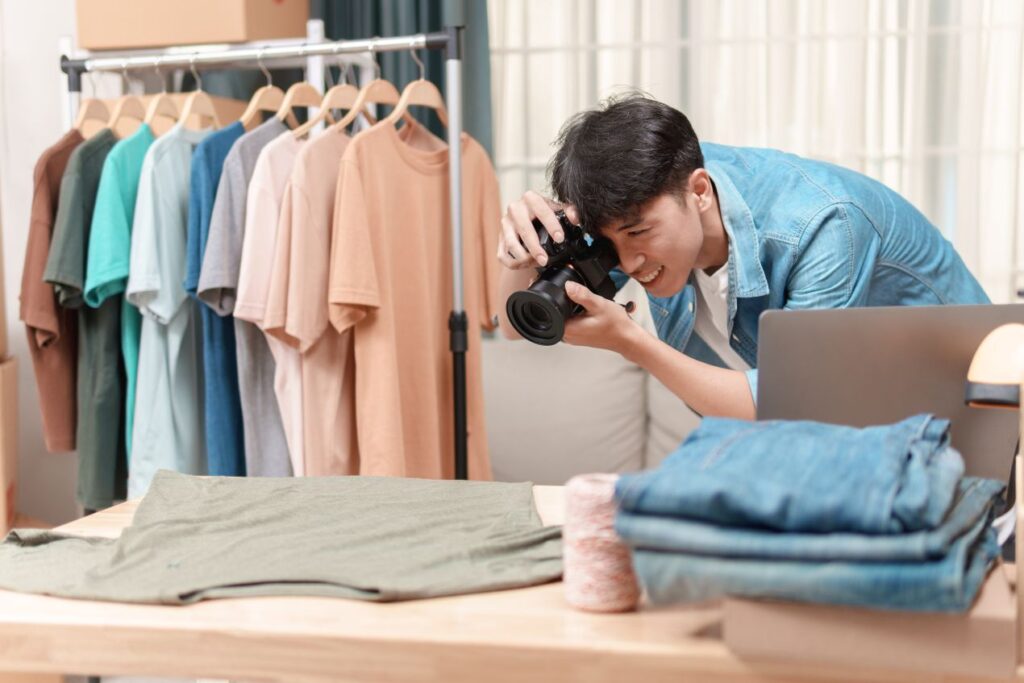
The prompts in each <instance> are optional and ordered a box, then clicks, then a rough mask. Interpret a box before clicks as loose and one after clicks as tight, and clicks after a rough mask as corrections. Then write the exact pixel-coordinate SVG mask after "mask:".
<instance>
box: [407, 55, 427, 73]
mask: <svg viewBox="0 0 1024 683" xmlns="http://www.w3.org/2000/svg"><path fill="white" fill-rule="evenodd" d="M409 54H410V55H411V56H412V61H414V62H416V66H418V67H419V68H420V80H421V81H422V80H425V79H426V77H427V70H426V68H425V67H424V66H423V61H422V60H421V59H420V58H419V55H417V54H416V50H415V49H412V50H409Z"/></svg>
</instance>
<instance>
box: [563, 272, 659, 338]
mask: <svg viewBox="0 0 1024 683" xmlns="http://www.w3.org/2000/svg"><path fill="white" fill-rule="evenodd" d="M565 293H566V294H568V295H569V298H570V299H572V300H573V301H575V302H576V303H578V304H579V305H580V306H582V307H583V308H584V309H585V311H586V312H585V313H583V314H581V315H579V316H576V317H574V318H572V319H571V320H569V321H568V322H567V323H566V324H565V334H564V335H563V336H562V340H563V341H564V342H566V343H567V344H572V345H574V346H592V347H594V348H598V349H607V350H609V351H615V352H616V353H620V354H625V352H626V350H627V349H628V348H629V346H630V344H632V343H633V341H634V340H635V338H636V335H637V334H639V333H642V332H643V329H642V328H641V327H640V326H639V325H637V324H636V323H635V322H633V320H632V318H630V317H629V313H628V312H627V308H626V307H623V306H621V305H619V304H617V303H615V302H614V301H609V300H608V299H605V298H604V297H603V296H600V295H597V294H594V293H593V292H592V291H590V290H589V289H587V288H586V287H584V286H583V285H581V284H579V283H576V282H567V283H566V284H565ZM628 310H629V311H632V302H630V304H628Z"/></svg>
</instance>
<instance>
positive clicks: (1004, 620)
mask: <svg viewBox="0 0 1024 683" xmlns="http://www.w3.org/2000/svg"><path fill="white" fill-rule="evenodd" d="M1007 570H1010V572H1011V573H1012V567H1007V566H999V565H997V566H996V568H995V569H994V570H993V571H992V573H991V574H989V576H988V579H987V580H986V581H985V584H984V585H983V586H982V589H981V592H980V594H979V595H978V599H977V600H976V601H975V603H974V606H973V607H972V608H971V609H970V611H969V612H967V613H966V614H934V613H932V614H925V613H913V612H887V611H882V610H868V609H855V608H850V607H833V606H828V605H810V604H799V603H793V602H772V601H756V600H735V599H729V600H726V601H725V608H724V636H725V644H726V645H727V646H728V647H729V649H730V650H731V651H732V652H733V654H735V655H737V656H738V657H740V658H742V659H746V660H751V661H763V662H805V663H817V664H823V665H826V666H828V665H832V666H836V667H837V668H842V669H844V670H851V671H854V670H860V671H865V672H866V671H870V670H881V671H906V672H907V673H908V677H909V675H910V673H914V674H916V675H918V676H919V675H921V674H933V675H934V676H935V677H936V679H938V678H941V677H943V676H950V675H961V676H967V677H975V676H977V677H989V678H998V679H1011V678H1013V677H1014V675H1015V673H1016V669H1017V633H1016V630H1017V624H1016V609H1015V608H1016V600H1015V596H1014V593H1013V590H1012V589H1011V586H1010V580H1009V579H1008V577H1007ZM915 680H917V678H915Z"/></svg>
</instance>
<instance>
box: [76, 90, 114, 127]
mask: <svg viewBox="0 0 1024 683" xmlns="http://www.w3.org/2000/svg"><path fill="white" fill-rule="evenodd" d="M109 120H110V110H109V109H107V105H105V104H104V103H103V101H102V100H97V99H94V98H91V97H90V98H89V99H85V100H81V101H80V102H79V103H78V115H77V116H76V117H75V128H76V129H77V130H78V131H79V132H82V129H83V128H84V127H85V124H86V123H88V122H89V121H101V122H103V126H104V127H106V125H107V121H109Z"/></svg>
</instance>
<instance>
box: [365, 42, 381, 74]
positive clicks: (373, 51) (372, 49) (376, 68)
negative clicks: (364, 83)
mask: <svg viewBox="0 0 1024 683" xmlns="http://www.w3.org/2000/svg"><path fill="white" fill-rule="evenodd" d="M376 40H377V38H376V37H374V38H373V39H372V40H371V41H370V46H369V47H368V48H367V50H368V51H369V53H370V61H371V62H372V63H373V73H374V78H380V77H381V71H380V64H378V63H377V43H376Z"/></svg>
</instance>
